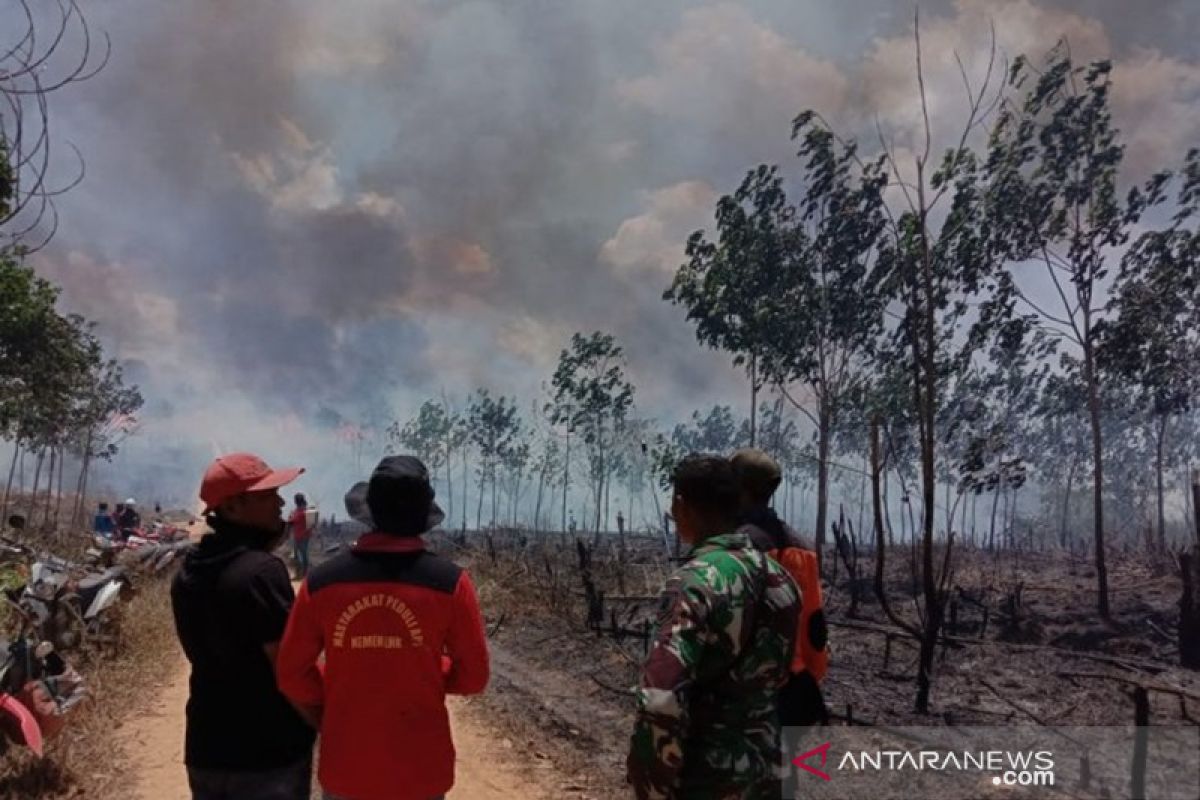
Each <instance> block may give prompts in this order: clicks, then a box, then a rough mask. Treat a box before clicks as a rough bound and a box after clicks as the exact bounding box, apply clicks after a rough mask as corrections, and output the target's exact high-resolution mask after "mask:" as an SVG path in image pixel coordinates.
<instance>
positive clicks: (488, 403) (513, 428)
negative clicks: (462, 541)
mask: <svg viewBox="0 0 1200 800" xmlns="http://www.w3.org/2000/svg"><path fill="white" fill-rule="evenodd" d="M467 420H468V427H469V430H470V433H471V442H472V444H473V445H474V446H475V450H476V452H478V454H479V463H478V465H477V466H476V474H477V475H478V477H479V484H478V486H479V499H478V507H477V509H476V513H475V527H476V528H477V529H482V527H483V498H484V489H485V487H486V486H487V484H488V483H489V482H490V483H491V487H492V524H493V525H495V524H498V523H499V516H498V515H499V510H500V509H499V504H498V494H497V482H496V480H497V476H498V472H499V468H500V466H501V465H502V464H504V463H505V461H506V459H509V458H510V457H511V456H510V454H511V451H512V449H513V447H514V446H515V444H516V441H517V439H518V437H519V436H520V433H521V419H520V417H519V416H518V413H517V404H516V402H515V401H512V400H509V398H507V397H503V396H501V397H498V398H493V397H492V395H491V393H490V392H488V390H487V389H479V390H477V391H476V392H475V394H473V395H472V396H471V399H470V402H469V404H468V407H467Z"/></svg>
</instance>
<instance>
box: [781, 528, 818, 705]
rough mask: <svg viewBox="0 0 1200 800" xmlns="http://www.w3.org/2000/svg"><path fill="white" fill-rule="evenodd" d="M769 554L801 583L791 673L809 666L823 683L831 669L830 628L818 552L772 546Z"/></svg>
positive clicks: (801, 670)
mask: <svg viewBox="0 0 1200 800" xmlns="http://www.w3.org/2000/svg"><path fill="white" fill-rule="evenodd" d="M768 555H770V556H771V558H773V559H775V560H776V561H777V562H778V563H779V565H780V566H781V567H783V568H784V569H785V570H787V573H788V574H789V575H791V576H792V580H794V581H795V582H796V585H797V586H799V587H800V598H801V609H800V622H799V624H798V626H797V630H796V649H795V651H794V653H793V654H792V673H793V674H799V673H801V672H803V671H804V670H808V672H809V674H811V675H812V676H813V678H814V679H815V680H816V681H817V683H820V682H821V681H823V680H824V679H825V673H826V672H828V671H829V642H828V640H829V629H828V626H827V625H826V623H825V604H824V602H823V601H822V599H821V573H820V572H819V571H818V570H817V554H816V553H815V552H814V551H812V550H804V549H803V548H800V547H784V548H781V549H778V550H771V551H770V552H769V553H768Z"/></svg>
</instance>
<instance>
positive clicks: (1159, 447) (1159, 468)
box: [1154, 414, 1167, 553]
mask: <svg viewBox="0 0 1200 800" xmlns="http://www.w3.org/2000/svg"><path fill="white" fill-rule="evenodd" d="M1166 434H1167V415H1166V414H1163V415H1162V416H1161V417H1159V420H1158V437H1157V441H1156V442H1155V449H1154V477H1155V479H1156V480H1157V487H1156V488H1157V490H1158V497H1157V499H1158V550H1159V552H1160V553H1165V552H1167V513H1166V509H1165V505H1164V503H1165V500H1164V496H1165V494H1166V492H1165V491H1164V490H1163V441H1164V439H1166Z"/></svg>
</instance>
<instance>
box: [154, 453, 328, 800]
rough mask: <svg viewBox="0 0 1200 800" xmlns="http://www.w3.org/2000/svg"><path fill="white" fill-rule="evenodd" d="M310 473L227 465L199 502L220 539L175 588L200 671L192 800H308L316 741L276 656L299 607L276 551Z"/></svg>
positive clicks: (178, 625) (186, 643) (236, 460)
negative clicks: (286, 490) (280, 680)
mask: <svg viewBox="0 0 1200 800" xmlns="http://www.w3.org/2000/svg"><path fill="white" fill-rule="evenodd" d="M301 472H303V469H286V470H272V469H271V468H270V467H268V466H267V464H266V463H265V462H264V461H263V460H262V459H261V458H258V457H257V456H254V455H251V454H250V453H233V454H230V455H227V456H223V457H221V458H218V459H217V460H216V461H214V462H213V463H212V465H211V466H210V467H209V468H208V471H207V472H206V473H205V474H204V481H203V483H202V484H201V487H200V499H201V500H203V501H204V503H205V504H206V509H205V517H206V520H207V522H208V524H209V526H210V527H211V528H212V530H213V532H212V533H210V534H208V535H206V536H205V537H204V538H203V539H202V540H201V541H200V544H199V546H198V547H196V548H195V549H194V550H193V551H192V552H190V553H189V554H188V556H187V558H186V560H185V561H184V564H183V567H182V568H181V569H180V571H179V574H178V575H176V576H175V581H174V583H173V584H172V585H171V604H172V607H173V609H174V612H175V629H176V631H177V632H178V634H179V641H180V643H181V644H182V645H183V650H184V652H185V653H186V654H187V657H188V661H190V662H191V665H192V675H191V684H190V688H191V692H190V696H189V698H188V704H187V737H186V744H185V752H184V761H185V763H186V764H187V769H188V783H189V784H190V786H191V790H192V798H193V800H308V796H309V790H310V786H311V781H312V748H313V741H314V739H315V732H314V731H313V730H312V729H311V728H310V727H309V726H308V725H307V724H306V723H305V722H304V721H303V720H302V719H301V717H300V715H299V714H298V713H297V712H296V710H295V709H294V708H293V707H292V706H291V704H289V703H288V701H287V700H286V699H285V698H284V696H283V695H282V694H280V692H279V690H278V688H276V684H275V671H274V666H275V656H276V653H277V652H278V649H279V640H280V639H281V638H282V637H283V630H284V627H285V626H286V624H287V618H288V612H289V611H290V609H291V606H292V601H293V599H294V597H295V595H294V593H293V591H292V585H291V582H290V580H289V578H288V571H287V567H286V566H285V565H284V564H283V562H282V561H280V560H279V559H278V558H276V557H275V556H273V555H271V551H272V550H273V549H274V548H275V547H276V546H278V545H279V544H280V543H281V542H282V540H283V537H284V535H285V533H284V524H283V517H282V516H281V513H280V512H281V509H282V508H283V498H281V497H280V496H279V491H278V490H279V487H281V486H284V485H285V484H287V483H290V482H291V481H293V480H295V479H296V477H297V476H298V475H300V473H301Z"/></svg>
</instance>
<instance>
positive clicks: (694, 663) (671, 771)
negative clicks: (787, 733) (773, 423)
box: [628, 455, 800, 800]
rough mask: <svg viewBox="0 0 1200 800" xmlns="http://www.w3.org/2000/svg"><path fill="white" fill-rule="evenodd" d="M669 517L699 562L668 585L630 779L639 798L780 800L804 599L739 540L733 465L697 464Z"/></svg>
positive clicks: (689, 468) (645, 676)
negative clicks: (785, 714) (783, 705)
mask: <svg viewBox="0 0 1200 800" xmlns="http://www.w3.org/2000/svg"><path fill="white" fill-rule="evenodd" d="M672 482H673V484H674V497H673V499H672V504H671V513H672V516H673V517H674V518H675V521H676V525H677V529H678V532H679V536H680V538H681V539H683V540H684V541H685V542H687V543H689V544H691V545H693V547H694V549H693V551H692V554H691V558H690V560H689V561H688V562H687V563H686V564H685V565H684V566H683V567H682V568H681V569H680V570H679V571H678V572H677V573H676V574H675V575H673V576H672V577H671V578H670V579H669V580H668V582H667V585H666V587H665V589H664V591H663V595H662V601H661V605H660V611H659V619H658V631H657V634H656V636H655V639H654V641H653V643H652V644H651V648H650V653H649V655H648V656H647V659H646V664H645V666H644V667H643V670H642V677H641V683H640V686H639V687H638V690H637V721H636V724H635V726H634V733H633V739H632V742H631V746H630V752H629V759H628V769H629V772H628V778H629V782H630V783H632V784H633V787H634V791H635V793H636V795H637V797H638V798H639V800H646V799H647V798H663V799H664V800H668V799H675V798H679V799H681V800H733V799H734V798H737V799H738V800H778V798H779V797H780V793H781V783H780V780H781V776H782V766H781V765H782V762H783V754H782V751H781V749H780V727H779V721H778V705H777V699H778V697H777V696H778V692H779V689H780V687H782V686H783V685H784V683H785V682H786V681H787V679H788V675H789V664H790V661H791V658H792V649H793V646H794V641H795V636H796V625H797V620H798V618H799V614H800V594H799V590H798V589H797V588H796V585H795V584H794V583H793V582H792V580H791V578H790V577H788V575H787V573H786V572H784V571H783V570H782V569H781V568H780V567H779V565H778V564H776V563H775V562H774V561H772V560H771V559H769V558H767V557H766V556H765V555H764V554H763V553H761V552H759V551H758V550H756V549H755V548H754V546H753V545H752V544H751V543H750V540H749V538H748V537H747V536H746V535H745V534H741V533H736V532H735V529H736V528H737V511H738V492H737V485H736V481H735V479H734V475H733V470H732V467H731V466H730V464H729V462H728V461H727V460H726V459H723V458H719V457H716V456H695V455H693V456H689V457H688V458H686V459H684V460H683V461H682V462H681V463H680V465H679V466H678V468H677V469H676V471H675V474H674V476H673V481H672Z"/></svg>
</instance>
